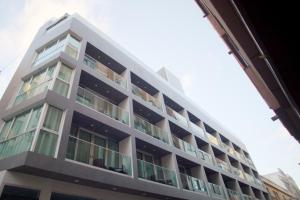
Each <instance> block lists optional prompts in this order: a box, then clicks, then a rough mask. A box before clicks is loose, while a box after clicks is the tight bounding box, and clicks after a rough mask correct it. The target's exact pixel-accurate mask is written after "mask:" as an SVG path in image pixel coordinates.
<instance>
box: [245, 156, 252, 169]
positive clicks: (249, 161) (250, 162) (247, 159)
mask: <svg viewBox="0 0 300 200" xmlns="http://www.w3.org/2000/svg"><path fill="white" fill-rule="evenodd" d="M245 159H246V161H247V163H248V164H249V165H251V166H252V167H254V163H253V161H252V160H251V159H250V158H247V157H246V158H245Z"/></svg>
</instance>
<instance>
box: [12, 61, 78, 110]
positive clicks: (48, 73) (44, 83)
mask: <svg viewBox="0 0 300 200" xmlns="http://www.w3.org/2000/svg"><path fill="white" fill-rule="evenodd" d="M57 66H60V67H59V69H58V68H57ZM55 69H57V70H59V72H58V74H57V73H54V72H55ZM72 71H73V70H72V69H71V68H69V67H67V66H66V65H64V64H60V63H57V64H55V65H52V66H50V67H48V68H46V69H44V70H42V71H41V72H39V73H38V74H35V75H33V76H32V77H30V78H29V79H27V80H25V81H24V82H23V83H22V86H21V88H20V90H19V92H18V95H17V96H16V98H15V100H14V102H13V104H11V105H17V104H19V103H21V102H23V101H24V100H27V99H30V98H31V97H34V96H36V95H38V94H40V93H42V92H44V91H46V90H47V89H53V90H54V91H55V92H57V93H58V94H60V95H62V96H65V97H67V96H68V93H69V87H70V82H71V78H72ZM56 74H57V77H56ZM55 77H56V78H55ZM53 80H55V83H54V86H52V85H53V84H52V83H53ZM52 87H53V88H52Z"/></svg>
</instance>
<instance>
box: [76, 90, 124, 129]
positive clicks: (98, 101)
mask: <svg viewBox="0 0 300 200" xmlns="http://www.w3.org/2000/svg"><path fill="white" fill-rule="evenodd" d="M76 100H77V102H79V103H81V104H83V105H85V106H88V107H90V108H91V109H94V110H96V111H98V112H101V113H103V114H105V115H107V116H109V117H111V118H113V119H115V120H118V121H120V122H122V123H124V124H127V125H128V124H129V113H128V112H127V111H126V110H125V109H123V108H121V107H118V106H117V105H114V104H112V103H110V102H108V101H106V100H105V99H103V98H101V97H99V96H97V95H95V94H93V93H92V92H90V91H88V90H86V89H84V88H81V87H79V88H78V91H77V98H76Z"/></svg>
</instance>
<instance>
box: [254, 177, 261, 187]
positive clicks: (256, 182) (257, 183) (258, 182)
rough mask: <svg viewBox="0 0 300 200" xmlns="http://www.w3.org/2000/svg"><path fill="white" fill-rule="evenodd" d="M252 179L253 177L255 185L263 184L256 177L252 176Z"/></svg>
mask: <svg viewBox="0 0 300 200" xmlns="http://www.w3.org/2000/svg"><path fill="white" fill-rule="evenodd" d="M253 179H254V182H255V184H256V185H259V186H263V183H262V181H261V180H259V179H258V178H256V177H254V178H253Z"/></svg>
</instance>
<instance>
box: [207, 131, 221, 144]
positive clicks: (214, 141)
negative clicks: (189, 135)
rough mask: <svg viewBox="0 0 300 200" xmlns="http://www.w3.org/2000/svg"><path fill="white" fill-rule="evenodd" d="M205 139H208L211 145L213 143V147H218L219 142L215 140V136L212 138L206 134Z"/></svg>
mask: <svg viewBox="0 0 300 200" xmlns="http://www.w3.org/2000/svg"><path fill="white" fill-rule="evenodd" d="M207 138H208V140H209V141H210V142H211V143H213V144H214V145H217V146H219V141H218V139H217V138H216V137H215V136H213V135H211V134H207Z"/></svg>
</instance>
